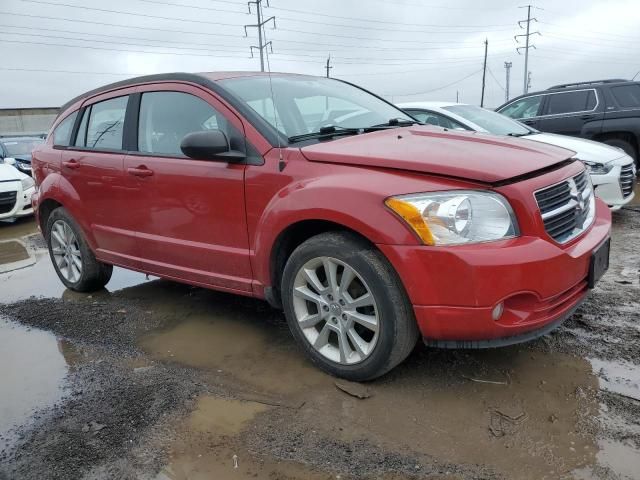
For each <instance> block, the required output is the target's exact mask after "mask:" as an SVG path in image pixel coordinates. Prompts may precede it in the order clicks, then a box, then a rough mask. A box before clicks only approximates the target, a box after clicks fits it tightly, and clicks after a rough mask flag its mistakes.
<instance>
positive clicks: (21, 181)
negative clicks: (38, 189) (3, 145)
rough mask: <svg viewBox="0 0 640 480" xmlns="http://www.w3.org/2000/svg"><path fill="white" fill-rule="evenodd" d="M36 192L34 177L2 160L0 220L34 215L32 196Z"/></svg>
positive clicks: (0, 167) (0, 165) (0, 168)
mask: <svg viewBox="0 0 640 480" xmlns="http://www.w3.org/2000/svg"><path fill="white" fill-rule="evenodd" d="M34 192H35V184H34V182H33V178H31V177H30V176H29V175H25V174H24V173H22V172H20V171H18V169H17V168H15V167H14V166H13V165H10V164H8V163H1V162H0V220H11V219H15V218H18V217H25V216H27V215H32V214H33V207H32V206H31V196H32V195H33V193H34Z"/></svg>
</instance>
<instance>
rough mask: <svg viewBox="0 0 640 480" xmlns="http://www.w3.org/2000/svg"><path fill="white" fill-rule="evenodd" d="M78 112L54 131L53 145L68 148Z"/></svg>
mask: <svg viewBox="0 0 640 480" xmlns="http://www.w3.org/2000/svg"><path fill="white" fill-rule="evenodd" d="M77 116H78V112H73V113H72V114H71V115H69V116H68V117H67V118H65V119H64V120H63V121H62V122H60V124H58V126H57V127H56V129H55V130H54V131H53V144H54V145H57V146H60V147H68V146H69V142H70V141H71V131H72V130H73V125H74V124H75V123H76V117H77Z"/></svg>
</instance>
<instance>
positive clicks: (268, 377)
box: [141, 292, 332, 395]
mask: <svg viewBox="0 0 640 480" xmlns="http://www.w3.org/2000/svg"><path fill="white" fill-rule="evenodd" d="M207 293H209V292H207ZM207 293H205V295H207ZM213 295H214V296H215V294H213ZM175 300H176V302H175V303H174V304H173V305H172V306H171V307H169V308H170V309H177V312H179V313H178V315H179V317H178V318H184V319H185V320H184V321H177V320H176V319H173V320H172V321H170V324H171V326H170V327H169V328H166V329H164V330H161V331H159V332H155V333H153V334H151V335H148V336H147V337H145V338H143V339H142V340H141V346H142V348H143V350H145V351H146V352H147V353H149V354H150V355H151V356H152V357H153V358H155V359H158V360H169V361H174V362H179V363H182V364H184V365H188V366H191V367H196V368H202V369H207V370H210V371H211V372H214V373H215V374H216V375H217V376H219V377H222V379H223V380H224V377H225V376H228V377H231V379H232V381H234V382H236V383H242V384H245V385H248V386H249V387H250V389H255V390H258V391H260V392H262V393H265V394H276V395H293V394H296V393H301V392H303V391H305V390H307V389H310V388H316V387H319V386H321V385H324V386H325V387H326V386H327V385H329V386H330V385H332V380H331V379H330V377H328V376H327V375H325V374H324V373H322V372H320V371H319V370H318V369H317V368H314V367H313V366H311V365H310V364H309V363H308V362H307V361H306V360H305V359H304V357H303V356H302V354H301V353H300V352H299V351H298V349H297V348H296V347H295V346H294V345H293V344H292V339H291V338H290V333H289V331H288V330H287V329H286V328H278V327H277V326H276V325H274V324H273V323H268V322H266V321H265V318H264V317H265V316H267V317H268V316H272V315H273V312H272V311H269V310H267V311H253V312H252V311H251V310H248V309H243V310H244V311H243V310H240V309H235V310H234V308H233V306H231V308H229V307H230V306H229V305H228V304H227V305H224V304H220V303H216V304H215V305H214V304H209V305H208V306H206V305H201V304H200V303H199V302H198V301H197V300H195V301H194V299H193V298H192V297H189V300H188V302H187V303H185V301H184V299H175ZM254 303H255V302H254ZM151 308H152V309H153V311H154V314H156V315H157V314H160V315H163V314H166V310H165V309H164V308H163V306H160V305H158V304H155V303H154V305H153V307H151ZM203 309H206V310H205V311H203ZM282 322H284V320H282Z"/></svg>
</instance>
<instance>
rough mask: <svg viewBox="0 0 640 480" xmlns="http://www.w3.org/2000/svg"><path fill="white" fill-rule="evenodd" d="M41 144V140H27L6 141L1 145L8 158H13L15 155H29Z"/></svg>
mask: <svg viewBox="0 0 640 480" xmlns="http://www.w3.org/2000/svg"><path fill="white" fill-rule="evenodd" d="M42 142H44V140H42V139H41V138H29V139H20V140H6V141H4V142H2V145H4V149H5V151H6V152H7V156H8V157H15V156H17V155H31V151H32V150H33V149H34V148H36V145H40V144H41V143H42Z"/></svg>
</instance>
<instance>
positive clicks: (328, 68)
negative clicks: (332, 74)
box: [324, 54, 333, 78]
mask: <svg viewBox="0 0 640 480" xmlns="http://www.w3.org/2000/svg"><path fill="white" fill-rule="evenodd" d="M330 65H331V54H329V56H328V57H327V65H326V66H325V67H324V68H325V69H326V70H327V78H329V70H331V69H332V68H333V67H332V66H330Z"/></svg>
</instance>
